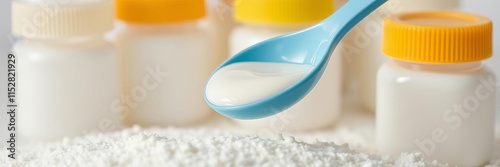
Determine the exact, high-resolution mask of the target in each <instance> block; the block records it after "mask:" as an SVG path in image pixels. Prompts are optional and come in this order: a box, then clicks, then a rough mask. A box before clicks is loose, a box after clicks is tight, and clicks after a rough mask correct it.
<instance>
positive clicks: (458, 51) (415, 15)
mask: <svg viewBox="0 0 500 167" xmlns="http://www.w3.org/2000/svg"><path fill="white" fill-rule="evenodd" d="M492 28H493V24H492V22H491V20H489V19H488V18H486V17H482V16H478V15H473V14H467V13H460V12H451V11H426V12H411V13H403V14H397V15H391V16H389V17H387V18H385V20H384V39H383V45H382V50H383V52H384V53H385V54H386V55H387V56H390V57H393V58H395V59H399V60H406V61H411V62H421V63H435V64H448V63H464V62H473V61H480V60H484V59H487V58H489V57H491V55H492V53H493V48H492V47H493V46H492V44H493V40H492V35H493V33H492V31H493V30H492Z"/></svg>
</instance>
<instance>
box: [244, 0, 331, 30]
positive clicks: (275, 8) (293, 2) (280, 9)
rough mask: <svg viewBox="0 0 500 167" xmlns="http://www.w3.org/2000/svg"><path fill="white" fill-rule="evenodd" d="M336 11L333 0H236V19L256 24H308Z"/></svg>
mask: <svg viewBox="0 0 500 167" xmlns="http://www.w3.org/2000/svg"><path fill="white" fill-rule="evenodd" d="M333 12H334V6H333V0H236V1H235V2H234V17H235V20H237V21H239V22H241V23H247V24H256V25H287V24H307V23H315V22H318V21H321V20H323V19H325V18H327V17H328V16H330V15H331V14H332V13H333Z"/></svg>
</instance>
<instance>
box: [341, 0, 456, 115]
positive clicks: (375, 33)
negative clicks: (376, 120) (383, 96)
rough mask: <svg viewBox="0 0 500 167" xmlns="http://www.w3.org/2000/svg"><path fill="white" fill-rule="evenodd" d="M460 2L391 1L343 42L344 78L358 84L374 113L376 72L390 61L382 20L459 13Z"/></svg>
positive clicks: (362, 102) (431, 0) (366, 107)
mask: <svg viewBox="0 0 500 167" xmlns="http://www.w3.org/2000/svg"><path fill="white" fill-rule="evenodd" d="M459 3H460V0H391V1H388V2H387V3H386V4H384V5H383V6H381V7H380V8H379V9H377V10H376V11H374V12H373V13H372V14H370V15H369V16H368V17H367V18H365V19H364V20H363V21H361V22H360V23H359V24H358V25H357V26H356V27H354V28H353V29H352V30H351V31H350V32H349V34H348V35H347V36H346V37H345V38H344V39H343V41H342V44H343V48H342V55H343V57H344V75H347V76H346V77H345V78H347V79H349V80H348V81H357V82H356V83H357V86H358V91H359V92H358V93H359V98H360V100H361V105H362V106H363V107H364V108H365V109H368V110H370V111H375V96H376V95H375V84H376V71H377V69H378V68H379V67H380V66H381V65H382V64H383V63H384V62H385V61H386V60H387V58H385V57H384V55H383V54H382V52H381V50H380V48H381V46H382V45H381V41H382V22H383V18H384V17H386V16H387V15H389V14H397V13H401V12H410V11H419V10H434V9H435V10H438V9H439V10H456V9H458V7H459ZM347 84H351V83H347ZM347 84H346V85H347Z"/></svg>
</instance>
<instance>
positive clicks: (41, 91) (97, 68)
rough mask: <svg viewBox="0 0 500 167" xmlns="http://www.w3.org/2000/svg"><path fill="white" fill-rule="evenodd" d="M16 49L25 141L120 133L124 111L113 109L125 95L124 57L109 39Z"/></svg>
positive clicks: (25, 44)
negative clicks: (122, 93)
mask: <svg viewBox="0 0 500 167" xmlns="http://www.w3.org/2000/svg"><path fill="white" fill-rule="evenodd" d="M13 50H14V53H15V54H16V56H17V57H18V61H19V64H18V66H19V68H18V71H19V72H18V73H19V76H18V84H19V91H18V101H19V111H21V112H19V113H18V117H19V120H20V122H21V123H20V124H19V131H18V133H19V136H20V137H19V138H20V139H21V140H31V141H53V140H57V139H62V138H63V137H72V136H77V135H82V134H86V133H90V132H96V131H98V132H102V131H110V130H116V129H118V128H120V126H121V123H120V121H119V115H118V114H119V112H120V110H112V108H113V105H117V104H116V102H117V101H119V93H120V92H119V91H120V82H119V71H118V70H119V66H118V56H117V53H116V50H115V49H114V47H112V45H111V44H109V43H107V42H106V41H105V40H104V39H103V38H100V37H97V38H92V39H83V40H80V39H76V40H66V39H59V40H22V41H19V42H17V43H16V44H15V46H14V49H13ZM118 105H119V104H118Z"/></svg>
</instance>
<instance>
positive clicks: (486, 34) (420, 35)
mask: <svg viewBox="0 0 500 167" xmlns="http://www.w3.org/2000/svg"><path fill="white" fill-rule="evenodd" d="M384 25H385V26H384V43H383V52H384V53H385V54H386V55H387V56H389V57H392V59H393V60H391V61H388V62H387V63H385V64H384V65H383V66H382V67H381V68H380V70H379V72H378V77H377V120H376V122H377V128H376V129H377V132H376V139H377V148H378V151H379V152H380V153H382V154H392V155H399V154H400V153H401V152H414V151H418V152H422V153H423V154H424V155H425V156H426V159H427V160H429V161H433V160H437V161H439V162H440V163H448V164H449V165H451V166H455V165H457V166H465V167H473V166H481V165H485V164H486V163H488V161H489V160H490V157H491V155H492V153H493V149H494V137H495V135H494V133H495V132H494V127H495V99H496V87H495V83H496V81H495V76H494V74H493V72H492V71H490V69H489V68H487V67H485V66H484V65H483V64H482V63H481V61H482V60H485V59H487V58H489V57H491V56H492V23H491V21H490V20H489V19H487V18H485V17H482V16H477V15H473V14H466V13H458V12H414V13H405V14H399V15H392V16H390V17H388V18H386V19H385V23H384Z"/></svg>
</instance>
